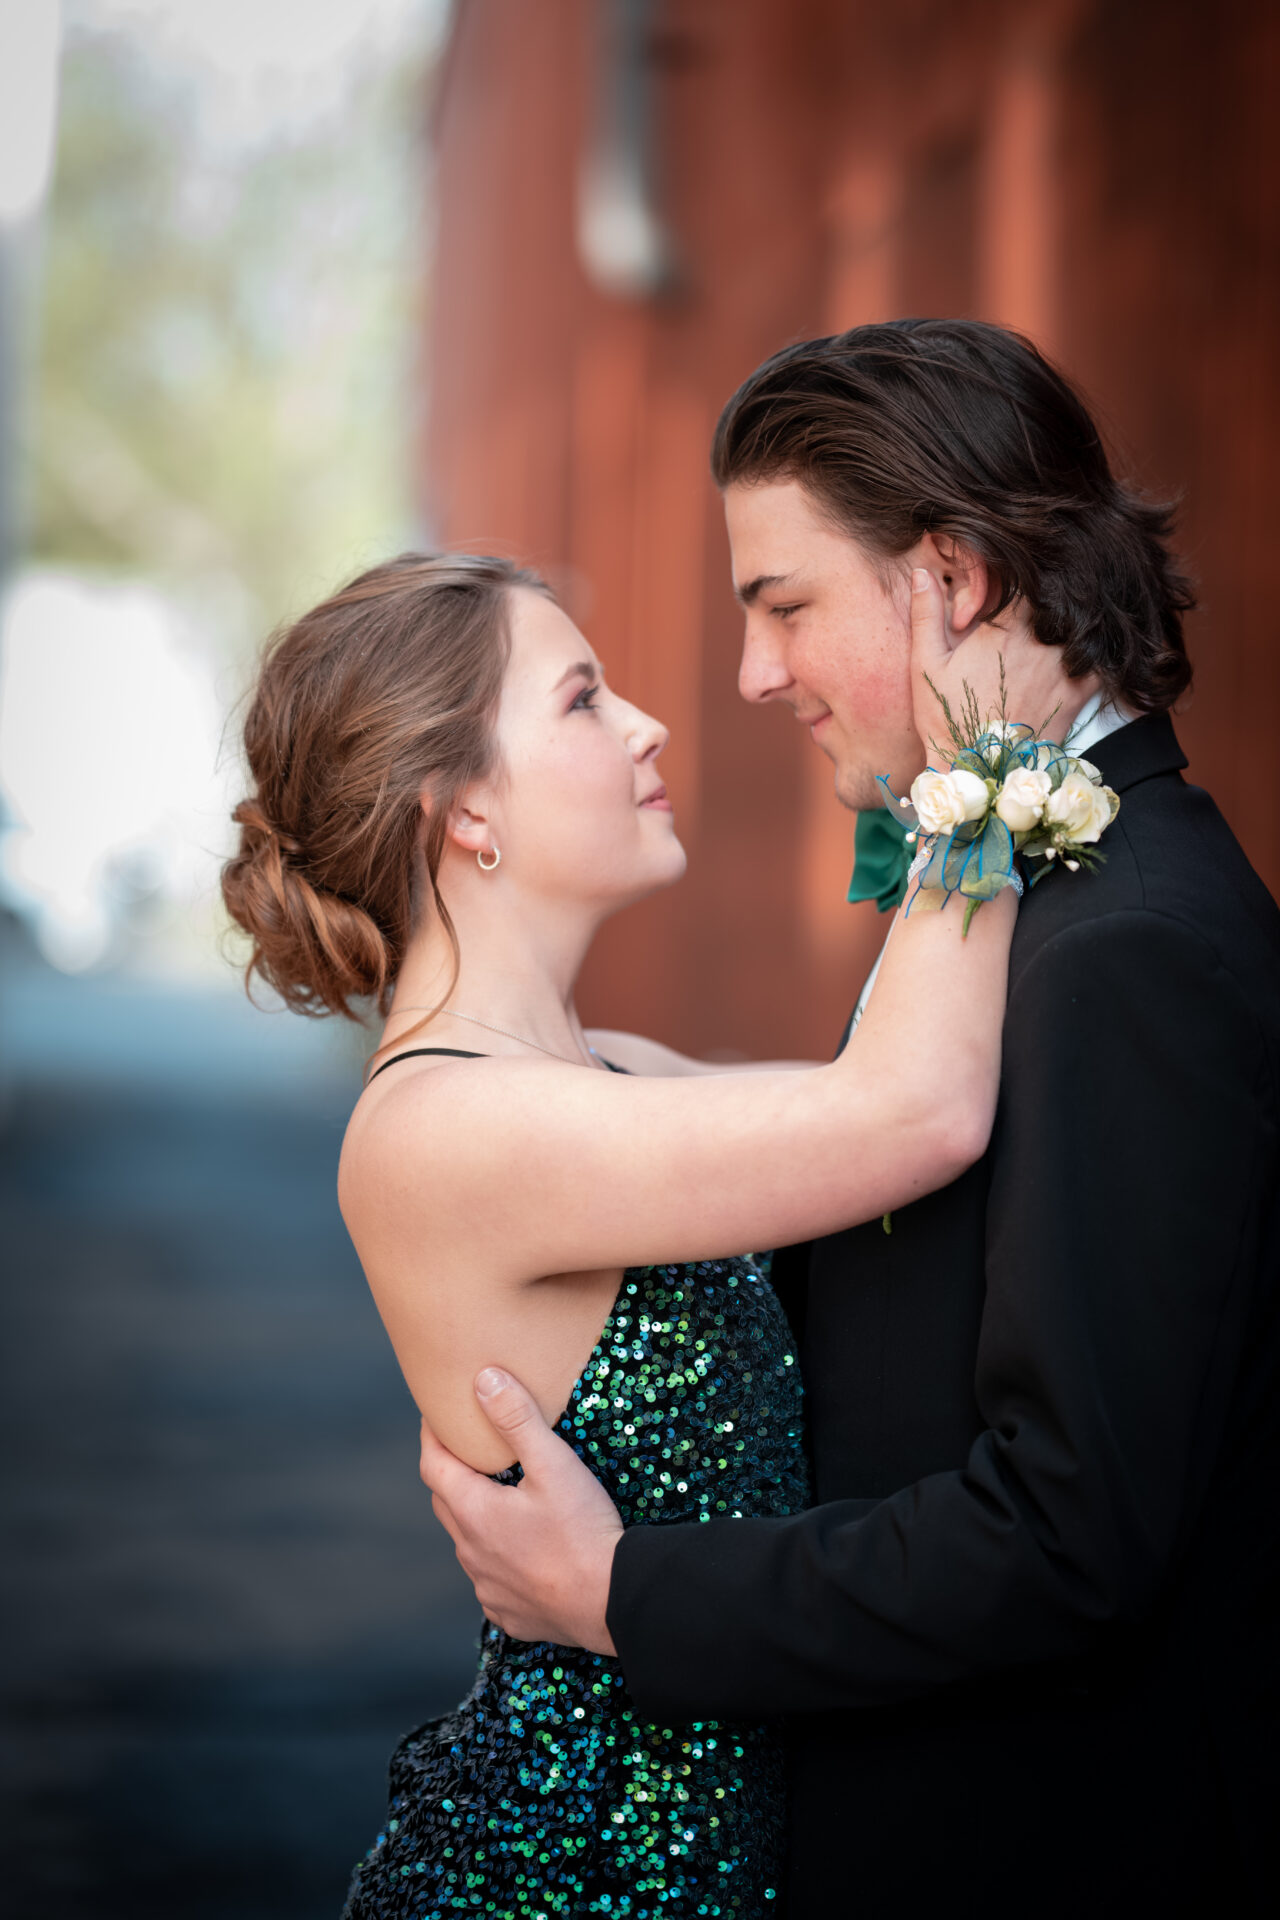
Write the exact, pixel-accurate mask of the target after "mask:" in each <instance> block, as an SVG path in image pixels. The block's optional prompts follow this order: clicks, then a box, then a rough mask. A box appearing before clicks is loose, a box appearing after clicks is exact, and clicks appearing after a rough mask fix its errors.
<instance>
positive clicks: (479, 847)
mask: <svg viewBox="0 0 1280 1920" xmlns="http://www.w3.org/2000/svg"><path fill="white" fill-rule="evenodd" d="M491 838H492V836H491V834H490V832H489V822H488V821H487V820H486V818H485V816H484V815H483V814H482V813H477V812H476V811H475V810H474V809H473V808H471V807H461V806H460V807H455V808H454V810H453V812H452V813H451V814H450V816H449V839H450V840H451V841H452V843H453V845H454V846H455V847H460V848H461V849H462V851H463V852H464V853H483V852H485V851H486V850H487V849H488V847H489V845H490V841H491Z"/></svg>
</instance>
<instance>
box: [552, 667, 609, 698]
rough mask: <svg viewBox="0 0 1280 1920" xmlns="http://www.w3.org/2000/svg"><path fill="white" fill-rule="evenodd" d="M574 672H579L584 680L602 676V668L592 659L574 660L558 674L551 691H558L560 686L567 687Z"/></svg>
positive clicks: (598, 678)
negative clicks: (558, 676)
mask: <svg viewBox="0 0 1280 1920" xmlns="http://www.w3.org/2000/svg"><path fill="white" fill-rule="evenodd" d="M575 674H581V675H582V678H583V679H584V680H600V679H603V678H604V668H603V667H599V666H597V665H596V663H595V661H594V660H575V661H574V663H573V665H572V666H571V667H566V668H565V670H564V672H563V673H562V674H561V675H560V678H559V679H558V680H557V681H556V683H555V685H554V687H552V689H551V691H552V693H559V691H560V689H561V687H567V686H568V684H569V682H570V681H571V680H572V679H573V677H574V675H575Z"/></svg>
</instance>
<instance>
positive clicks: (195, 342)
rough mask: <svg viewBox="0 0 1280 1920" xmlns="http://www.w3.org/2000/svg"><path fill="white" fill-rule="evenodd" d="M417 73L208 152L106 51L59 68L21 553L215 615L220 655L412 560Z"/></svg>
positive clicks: (384, 75)
mask: <svg viewBox="0 0 1280 1920" xmlns="http://www.w3.org/2000/svg"><path fill="white" fill-rule="evenodd" d="M424 99H425V86H424V76H423V74H422V71H421V65H420V63H419V62H417V61H406V62H404V63H403V64H402V65H401V66H400V67H398V68H397V69H395V70H393V71H388V70H386V69H385V68H383V69H381V70H378V69H370V70H367V71H365V72H363V73H360V72H356V73H354V74H353V75H352V77H351V81H350V85H349V87H348V88H347V89H346V94H345V99H344V104H343V108H342V112H341V117H340V124H335V122H334V120H333V118H332V117H330V118H329V119H328V120H326V121H324V122H323V123H317V124H315V125H313V126H310V127H308V128H306V129H305V130H303V131H301V132H300V131H298V130H297V129H294V130H293V132H292V133H291V134H290V135H289V136H288V137H286V136H285V135H283V134H282V133H281V132H280V131H279V130H278V129H277V130H276V132H275V133H274V134H273V135H271V136H268V137H264V138H262V139H259V140H258V141H257V142H256V143H255V142H253V141H251V140H246V141H243V142H241V141H238V140H237V141H230V142H228V141H227V140H226V139H225V138H223V139H222V140H218V139H217V138H216V137H214V136H213V135H212V133H211V130H210V127H209V125H208V122H207V115H205V114H204V113H203V112H202V103H201V99H200V90H199V87H198V84H197V83H196V82H195V81H194V80H193V78H192V76H191V75H190V74H189V73H186V74H184V73H182V72H179V71H176V70H172V69H165V68H164V67H163V66H162V64H160V63H158V62H156V61H154V60H152V59H150V58H149V57H148V54H147V49H146V47H145V45H143V44H141V43H140V42H139V41H138V40H136V39H131V38H128V37H126V36H124V35H122V34H120V33H118V32H115V33H112V32H97V33H91V34H81V35H79V36H77V37H76V38H75V39H74V40H72V41H71V42H69V44H68V46H67V48H66V51H65V55H64V63H63V72H62V97H61V119H60V131H59V143H58V153H57V168H56V174H55V180H54V185H53V191H52V196H51V203H50V207H49V212H48V220H47V227H46V234H45V257H44V262H43V291H42V311H41V317H40V328H39V335H40V338H39V364H38V375H37V388H36V392H35V395H34V405H33V406H32V408H31V409H30V413H29V417H30V420H31V431H30V444H29V446H28V448H27V469H28V478H27V491H28V495H29V501H30V506H29V518H30V538H29V542H28V552H29V557H30V558H31V559H33V560H35V561H37V562H46V563H59V564H72V565H80V566H87V567H92V568H93V569H95V570H98V571H102V570H107V571H113V572H114V571H120V572H127V573H129V574H131V575H135V576H136V575H138V574H142V575H145V576H146V577H148V578H149V579H152V580H154V581H156V582H157V583H161V584H163V585H164V586H165V587H166V588H168V589H169V590H170V591H172V592H175V593H176V594H178V595H179V596H180V597H182V598H184V599H187V600H192V601H197V602H198V601H200V600H204V601H206V602H211V603H213V604H216V605H218V606H219V608H220V614H219V624H220V625H221V626H222V627H223V628H224V630H235V631H227V633H226V637H227V639H228V641H229V642H230V643H231V644H232V645H233V646H234V647H237V648H238V647H240V646H242V645H244V644H245V643H246V642H252V641H254V640H255V639H257V638H259V637H260V636H261V634H262V632H263V631H264V630H265V629H266V628H267V627H269V626H271V625H273V624H274V623H275V622H276V621H278V620H279V619H280V618H282V617H283V616H284V615H286V614H288V613H290V612H296V611H298V610H299V609H300V608H301V607H302V606H303V605H305V604H308V603H309V602H310V601H311V600H313V599H314V598H316V597H317V596H318V595H319V594H321V593H322V592H324V591H325V590H326V589H327V588H328V587H330V586H331V585H333V584H334V583H335V582H336V581H337V580H338V579H340V578H341V577H343V576H344V575H345V574H347V573H349V572H351V571H353V570H354V569H355V568H357V567H359V566H362V565H365V564H367V563H368V562H369V561H371V560H373V559H375V558H378V557H380V556H382V555H384V554H386V553H387V552H390V551H394V550H396V549H397V548H398V547H400V546H403V545H405V544H407V543H409V542H410V541H411V539H412V511H411V506H410V500H411V480H410V461H411V459H412V453H413V446H412V441H413V420H414V412H415V406H414V401H415V393H416V384H417V383H416V381H415V377H414V365H413V349H414V340H415V337H416V334H417V332H418V330H419V329H420V327H421V324H422V320H423V314H422V306H423V300H422V287H421V267H420V265H418V264H417V263H418V262H419V261H420V260H421V258H422V254H423V251H424V249H423V247H422V245H421V241H422V238H423V236H422V233H421V231H420V229H421V227H422V225H423V223H424V221H425V217H426V212H425V210H426V206H427V180H426V152H425V141H424V140H423V139H422V121H423V102H424Z"/></svg>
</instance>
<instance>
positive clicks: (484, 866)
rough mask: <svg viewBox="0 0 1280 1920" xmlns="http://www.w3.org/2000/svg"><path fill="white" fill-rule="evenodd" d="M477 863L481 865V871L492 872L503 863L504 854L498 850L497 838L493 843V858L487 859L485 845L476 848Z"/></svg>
mask: <svg viewBox="0 0 1280 1920" xmlns="http://www.w3.org/2000/svg"><path fill="white" fill-rule="evenodd" d="M476 865H477V866H478V867H479V869H480V871H481V873H492V872H493V870H494V868H495V867H499V866H501V865H502V855H501V853H500V852H499V850H498V843H497V841H496V840H495V842H494V845H493V858H492V860H486V859H485V857H484V848H483V847H478V848H477V849H476Z"/></svg>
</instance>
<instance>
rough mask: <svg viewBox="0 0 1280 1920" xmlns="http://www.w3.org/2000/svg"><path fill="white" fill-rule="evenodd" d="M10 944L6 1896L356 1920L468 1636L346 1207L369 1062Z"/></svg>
mask: <svg viewBox="0 0 1280 1920" xmlns="http://www.w3.org/2000/svg"><path fill="white" fill-rule="evenodd" d="M0 958H3V960H4V962H5V976H4V982H3V990H2V992H3V997H2V999H0V1045H2V1046H3V1064H2V1065H0V1155H2V1164H0V1249H2V1250H3V1270H4V1278H3V1295H2V1297H3V1302H4V1328H3V1340H2V1342H0V1369H2V1376H0V1429H2V1431H3V1441H4V1467H3V1513H4V1545H3V1575H2V1582H3V1587H2V1609H3V1610H2V1613H0V1635H2V1639H0V1644H2V1645H3V1648H4V1653H5V1662H4V1679H3V1693H4V1706H5V1719H6V1743H5V1759H4V1792H5V1801H6V1805H5V1821H4V1829H5V1857H4V1861H3V1865H2V1866H0V1912H3V1913H5V1914H9V1915H13V1916H14V1920H108V1917H110V1920H115V1917H116V1916H121V1920H123V1916H129V1920H150V1917H151V1916H157V1917H158V1916H164V1920H295V1917H296V1920H324V1917H325V1916H334V1917H336V1915H337V1914H338V1912H339V1911H340V1908H341V1904H342V1898H343V1892H344V1888H345V1885H346V1879H347V1875H348V1873H349V1871H350V1868H351V1865H352V1864H353V1862H354V1860H355V1859H356V1857H357V1855H358V1854H359V1853H360V1852H361V1851H362V1850H363V1848H364V1847H365V1846H366V1845H367V1844H368V1842H369V1841H370V1840H371V1839H372V1838H373V1835H374V1833H375V1832H376V1830H377V1827H378V1824H379V1821H380V1819H381V1816H382V1813H383V1810H384V1807H385V1797H384V1793H385V1765H386V1759H387V1755H388V1753H389V1751H390V1749H391V1747H392V1745H393V1744H394V1742H395V1740H396V1739H397V1738H398V1737H399V1735H400V1734H401V1733H402V1732H403V1731H404V1730H405V1729H406V1728H407V1727H409V1726H411V1725H413V1724H414V1723H415V1722H416V1721H418V1720H421V1719H424V1718H426V1717H427V1716H428V1715H430V1714H433V1713H437V1712H439V1711H440V1710H441V1709H442V1708H444V1707H446V1706H447V1705H449V1704H451V1703H452V1702H453V1701H454V1700H456V1699H457V1698H458V1697H459V1696H460V1695H461V1694H462V1693H463V1692H465V1690H466V1688H467V1686H468V1685H469V1683H470V1674H471V1671H472V1668H473V1665H474V1647H475V1635H476V1627H477V1624H478V1616H477V1614H476V1610H475V1606H474V1602H473V1601H472V1598H471V1595H470V1590H469V1588H468V1587H467V1586H466V1585H465V1582H464V1581H463V1580H462V1576H461V1574H460V1573H459V1571H458V1569H457V1567H456V1565H455V1563H454V1561H453V1557H452V1549H451V1547H450V1545H449V1542H448V1540H447V1539H446V1537H445V1536H444V1534H443V1533H442V1532H441V1531H440V1530H439V1529H438V1528H437V1527H436V1525H435V1523H434V1521H433V1520H432V1518H431V1514H430V1509H429V1506H428V1503H427V1498H426V1495H425V1494H424V1493H423V1491H422V1489H421V1487H420V1486H419V1484H418V1480H417V1473H416V1466H417V1460H416V1417H415V1414H414V1410H413V1407H412V1405H411V1403H410V1401H409V1398H408V1395H407V1393H406V1391H405V1388H404V1386H403V1383H402V1382H401V1379H400V1375H399V1372H398V1370H397V1368H396V1366H395V1362H394V1360H393V1359H392V1356H391V1353H390V1349H389V1347H388V1345H387V1342H386V1338H385V1335H384V1334H383V1332H382V1329H381V1326H380V1324H379V1322H378V1320H377V1316H376V1314H375V1312H374V1310H373V1307H372V1304H371V1302H370V1300H369V1297H368V1294H367V1292H366V1289H365V1286H364V1281H363V1279H362V1277H361V1274H360V1270H359V1267H358V1265H357V1263H356V1260H355V1257H354V1255H353V1253H352V1251H351V1248H350V1246H349V1244H348V1242H347V1239H346V1235H345V1233H344V1230H343V1227H342V1222H341V1220H340V1218H339V1215H338V1211H337V1206H336V1202H335V1199H334V1172H335V1167H336V1162H337V1153H338V1146H339V1142H340V1140H341V1135H342V1127H343V1124H344V1119H345V1114H346V1111H347V1108H348V1106H349V1103H350V1100H351V1097H352V1092H353V1089H354V1087H356V1086H357V1085H358V1058H359V1054H358V1050H356V1049H354V1048H353V1047H352V1045H351V1044H350V1042H348V1043H347V1044H345V1045H342V1044H339V1041H340V1039H341V1036H336V1035H334V1034H331V1033H325V1032H324V1031H323V1030H322V1029H320V1028H318V1027H317V1026H316V1025H314V1024H313V1023H310V1022H303V1021H300V1020H296V1019H293V1018H291V1017H289V1016H269V1015H263V1014H257V1013H255V1012H254V1011H253V1010H252V1009H249V1008H247V1007H246V1006H244V1005H243V1004H242V1003H241V1002H239V1001H238V1000H237V999H236V998H235V996H234V995H233V994H230V993H228V994H222V995H218V994H216V993H200V992H194V991H193V992H179V991H176V990H174V989H171V988H170V989H165V990H160V989H157V988H154V987H148V986H147V985H146V984H144V983H141V982H129V981H118V982H112V981H89V980H81V981H76V980H68V979H63V978H61V977H59V976H57V975H54V974H52V973H50V972H48V971H47V970H46V969H44V968H43V967H41V966H40V965H39V964H38V963H36V962H35V961H33V960H32V959H30V958H29V957H28V956H26V955H25V954H24V953H23V952H22V951H21V949H20V948H19V947H17V946H15V944H14V942H13V941H12V940H11V939H9V940H6V941H5V943H4V949H3V952H2V953H0ZM352 1037H353V1038H354V1036H352Z"/></svg>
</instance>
